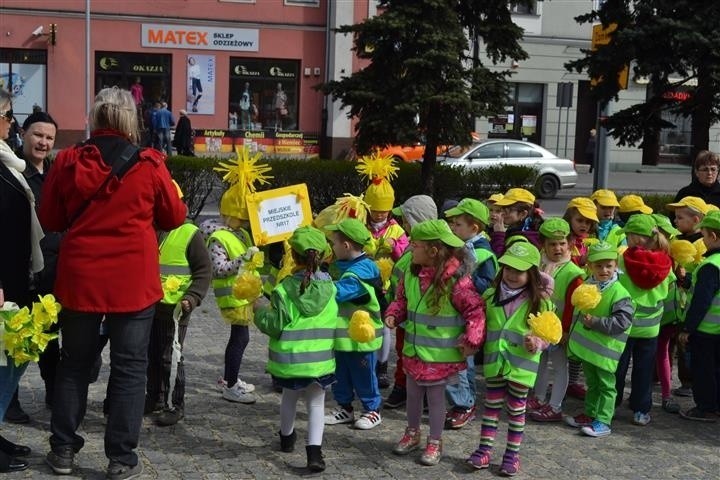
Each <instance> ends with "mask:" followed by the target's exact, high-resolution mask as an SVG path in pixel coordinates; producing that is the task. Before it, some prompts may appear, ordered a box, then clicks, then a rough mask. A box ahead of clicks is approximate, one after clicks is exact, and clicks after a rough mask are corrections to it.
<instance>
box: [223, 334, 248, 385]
mask: <svg viewBox="0 0 720 480" xmlns="http://www.w3.org/2000/svg"><path fill="white" fill-rule="evenodd" d="M249 342H250V329H249V328H248V327H247V326H246V325H231V326H230V339H229V340H228V343H227V347H225V381H226V382H227V385H228V387H232V386H233V385H235V383H236V382H237V377H238V373H239V372H240V363H241V362H242V358H243V354H244V353H245V347H247V345H248V343H249Z"/></svg>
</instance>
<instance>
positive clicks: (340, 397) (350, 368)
mask: <svg viewBox="0 0 720 480" xmlns="http://www.w3.org/2000/svg"><path fill="white" fill-rule="evenodd" d="M375 362H377V352H335V364H336V366H335V377H336V379H337V382H335V383H333V386H332V391H333V397H334V398H335V401H336V402H337V403H338V405H342V406H344V407H347V406H350V405H352V401H353V398H354V396H355V393H357V396H358V398H360V403H362V407H363V411H364V412H377V411H378V410H380V404H381V403H382V397H381V396H380V388H379V387H378V380H377V375H376V373H375Z"/></svg>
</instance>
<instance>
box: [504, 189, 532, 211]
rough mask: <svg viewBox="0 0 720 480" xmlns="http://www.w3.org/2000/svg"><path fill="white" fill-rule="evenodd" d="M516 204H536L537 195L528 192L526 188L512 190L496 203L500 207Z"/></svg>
mask: <svg viewBox="0 0 720 480" xmlns="http://www.w3.org/2000/svg"><path fill="white" fill-rule="evenodd" d="M516 203H529V204H530V205H532V204H534V203H535V195H533V194H532V193H530V192H528V191H527V190H525V189H524V188H511V189H510V190H508V191H507V192H505V195H503V198H501V199H500V200H498V201H496V202H495V205H497V206H498V207H507V206H510V205H514V204H516Z"/></svg>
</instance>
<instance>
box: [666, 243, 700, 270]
mask: <svg viewBox="0 0 720 480" xmlns="http://www.w3.org/2000/svg"><path fill="white" fill-rule="evenodd" d="M697 254H698V252H697V249H696V248H695V245H693V244H692V243H691V242H689V241H687V240H673V241H672V242H670V256H671V257H672V258H673V260H675V262H676V263H677V264H678V265H682V266H683V267H686V266H687V265H689V264H691V263H693V262H694V261H695V257H696V256H697Z"/></svg>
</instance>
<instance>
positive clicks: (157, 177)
mask: <svg viewBox="0 0 720 480" xmlns="http://www.w3.org/2000/svg"><path fill="white" fill-rule="evenodd" d="M88 118H89V121H90V127H91V130H92V133H91V134H90V138H89V139H88V140H87V141H85V142H83V143H81V144H79V145H74V146H72V147H69V148H66V149H64V150H62V151H60V152H59V153H58V155H57V157H56V159H55V163H54V165H53V168H52V169H51V170H50V173H49V175H48V177H47V179H46V180H45V184H44V185H43V190H42V198H43V202H42V204H41V205H40V221H41V222H42V224H43V226H44V227H45V228H46V229H47V230H49V231H53V232H62V231H65V232H66V233H65V237H64V239H63V244H62V248H61V249H60V255H59V259H58V264H57V279H56V282H55V295H56V296H57V298H58V300H59V301H60V303H61V304H62V306H63V309H62V311H61V313H60V315H61V317H60V324H61V335H62V348H61V351H60V363H59V365H58V371H57V379H56V390H55V397H54V401H53V410H52V418H51V421H50V430H51V433H52V435H51V437H50V447H51V451H50V452H49V453H48V455H47V458H46V460H47V463H48V465H50V467H51V468H52V469H53V471H54V472H55V473H57V474H61V475H68V474H70V473H72V469H73V459H74V457H75V454H76V453H77V452H79V451H80V449H81V448H82V447H83V444H84V439H83V438H82V437H81V436H80V435H78V434H77V429H78V427H79V426H80V423H81V422H82V420H83V417H84V416H85V409H86V406H87V395H88V382H89V378H90V369H91V367H92V365H93V363H94V362H95V358H96V356H97V351H98V341H99V335H93V334H92V332H98V331H99V329H100V322H101V321H103V319H104V325H105V327H106V328H107V333H108V336H109V338H110V361H111V363H110V379H109V381H108V411H109V412H108V413H109V415H108V419H107V426H106V428H105V455H106V456H107V457H108V458H109V459H110V463H109V465H108V469H107V474H108V478H113V479H119V478H131V477H134V476H136V475H138V474H140V472H142V463H140V462H139V459H138V456H137V454H136V453H135V452H134V449H135V448H136V447H137V444H138V437H139V435H140V425H141V423H142V416H143V406H144V398H145V372H146V369H147V350H148V341H149V338H150V328H151V325H152V319H153V314H154V310H155V303H157V301H158V300H160V299H161V298H162V297H163V291H162V288H161V284H160V269H159V260H158V243H157V237H156V233H155V228H156V227H157V228H158V229H160V230H166V231H169V230H172V229H174V228H176V227H178V226H180V225H181V224H182V223H183V221H184V219H185V214H186V211H187V210H186V207H185V204H184V203H183V202H182V200H181V199H180V196H179V195H178V191H177V189H176V187H175V185H174V184H173V182H172V179H171V178H170V173H169V172H168V170H167V168H166V167H165V154H163V153H161V152H158V151H157V150H154V149H152V148H139V147H138V146H137V143H138V138H139V137H138V118H137V108H136V106H135V102H134V100H133V97H132V95H131V94H130V92H128V91H126V90H121V89H118V88H105V89H103V90H101V91H100V92H99V93H98V94H97V96H96V97H95V103H94V105H93V106H92V108H91V110H90V112H89V115H88Z"/></svg>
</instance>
